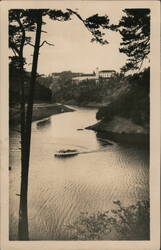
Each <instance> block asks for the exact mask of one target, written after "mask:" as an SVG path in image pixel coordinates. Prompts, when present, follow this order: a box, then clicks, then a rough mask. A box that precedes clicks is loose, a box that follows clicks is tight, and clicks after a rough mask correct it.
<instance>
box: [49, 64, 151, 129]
mask: <svg viewBox="0 0 161 250" xmlns="http://www.w3.org/2000/svg"><path fill="white" fill-rule="evenodd" d="M65 76H66V74H65V73H63V74H62V75H61V77H60V78H59V79H58V80H57V81H56V82H52V81H51V82H52V83H51V85H50V87H51V89H52V96H53V101H55V102H61V103H65V104H74V105H78V106H95V107H99V110H98V112H97V116H96V118H97V119H98V120H101V121H103V122H105V123H106V122H109V121H111V120H112V119H113V118H114V117H115V116H120V117H123V118H126V119H129V120H130V121H132V122H133V123H135V124H137V125H140V126H143V127H145V128H146V129H148V127H149V85H150V68H147V69H145V70H144V71H143V72H140V73H135V74H133V75H128V76H124V75H123V74H118V73H116V74H115V75H114V76H113V77H111V78H109V79H100V80H99V82H96V81H94V80H84V81H82V82H79V83H78V84H75V83H73V82H72V74H69V73H68V77H65ZM47 79H48V78H47Z"/></svg>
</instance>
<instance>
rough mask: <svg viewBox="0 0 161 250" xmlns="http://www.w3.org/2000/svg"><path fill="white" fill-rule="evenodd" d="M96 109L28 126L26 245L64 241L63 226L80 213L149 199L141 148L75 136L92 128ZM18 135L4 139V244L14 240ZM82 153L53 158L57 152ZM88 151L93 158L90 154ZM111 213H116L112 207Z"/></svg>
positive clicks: (87, 134) (93, 136)
mask: <svg viewBox="0 0 161 250" xmlns="http://www.w3.org/2000/svg"><path fill="white" fill-rule="evenodd" d="M96 111H97V110H96V109H87V108H77V109H76V111H75V112H69V113H62V114H58V115H54V116H51V117H50V119H49V120H48V121H47V122H46V123H45V122H44V123H41V124H38V122H33V126H32V144H31V160H30V172H29V195H28V220H29V235H30V240H62V239H67V236H66V234H65V227H64V226H65V225H67V224H69V223H71V222H73V221H74V220H75V219H76V218H77V217H78V216H79V215H80V213H81V212H89V213H91V214H93V213H96V212H97V211H105V210H108V209H111V208H114V207H115V205H114V204H113V201H114V200H120V201H121V202H122V204H123V205H127V206H128V205H131V204H135V203H136V202H137V201H138V200H146V199H148V198H149V166H148V154H147V151H146V150H145V149H143V148H136V147H132V146H129V145H126V144H124V145H123V144H118V143H115V142H112V145H108V143H106V140H105V138H100V137H99V138H98V137H97V136H96V133H95V132H94V131H90V130H78V129H82V128H84V127H86V126H89V125H92V124H94V123H96V118H95V116H96ZM19 141H20V138H19V134H18V133H17V132H16V131H11V133H10V166H11V167H12V169H11V171H10V240H16V239H17V223H18V208H19V195H18V194H19V193H20V174H21V171H20V150H19V147H20V145H19ZM67 148H70V149H77V150H79V151H80V152H86V151H88V152H89V151H91V152H90V153H86V154H85V153H82V154H79V155H77V156H74V157H71V158H63V159H62V158H55V157H54V153H55V152H56V151H57V150H60V149H67ZM92 151H93V152H92ZM115 208H116V207H115Z"/></svg>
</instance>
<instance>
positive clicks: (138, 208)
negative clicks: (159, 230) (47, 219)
mask: <svg viewBox="0 0 161 250" xmlns="http://www.w3.org/2000/svg"><path fill="white" fill-rule="evenodd" d="M113 203H114V204H115V205H116V206H117V208H116V209H113V210H111V211H105V212H98V213H96V214H92V215H90V214H88V213H81V215H80V216H79V217H78V218H77V220H76V221H75V222H74V223H72V224H70V225H68V226H67V227H66V228H67V230H68V231H69V235H70V239H71V240H110V239H113V240H149V239H150V207H149V201H147V200H145V201H138V202H137V203H136V204H135V205H130V206H128V207H124V206H123V205H122V204H121V202H120V201H114V202H113ZM111 233H112V234H111ZM111 235H113V236H111ZM111 237H112V238H111Z"/></svg>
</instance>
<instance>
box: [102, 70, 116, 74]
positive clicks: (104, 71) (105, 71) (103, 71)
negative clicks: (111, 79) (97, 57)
mask: <svg viewBox="0 0 161 250" xmlns="http://www.w3.org/2000/svg"><path fill="white" fill-rule="evenodd" d="M110 72H116V71H115V70H101V71H99V73H110Z"/></svg>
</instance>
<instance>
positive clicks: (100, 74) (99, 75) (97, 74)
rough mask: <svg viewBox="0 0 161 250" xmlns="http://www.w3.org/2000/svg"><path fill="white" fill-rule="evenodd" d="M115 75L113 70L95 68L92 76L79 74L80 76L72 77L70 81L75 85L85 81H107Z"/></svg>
mask: <svg viewBox="0 0 161 250" xmlns="http://www.w3.org/2000/svg"><path fill="white" fill-rule="evenodd" d="M115 73H116V71H115V70H101V71H99V68H98V67H97V68H96V70H95V71H94V72H93V74H81V75H80V76H77V77H73V78H72V81H73V82H74V83H76V84H78V83H79V82H82V81H85V80H95V81H99V79H109V78H110V77H112V76H113V75H114V74H115Z"/></svg>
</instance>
